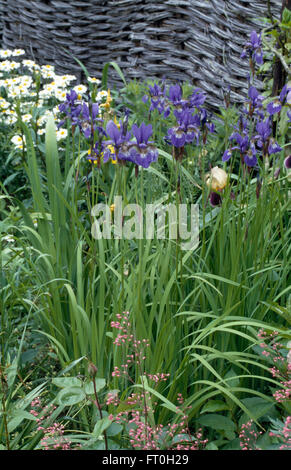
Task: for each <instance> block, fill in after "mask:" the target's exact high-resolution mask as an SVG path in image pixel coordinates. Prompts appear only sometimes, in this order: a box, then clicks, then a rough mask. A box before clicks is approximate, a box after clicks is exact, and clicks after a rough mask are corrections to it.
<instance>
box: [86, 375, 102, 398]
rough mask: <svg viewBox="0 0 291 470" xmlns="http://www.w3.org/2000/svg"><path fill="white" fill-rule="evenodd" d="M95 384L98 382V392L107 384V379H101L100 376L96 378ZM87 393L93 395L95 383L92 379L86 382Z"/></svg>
mask: <svg viewBox="0 0 291 470" xmlns="http://www.w3.org/2000/svg"><path fill="white" fill-rule="evenodd" d="M95 384H96V392H97V393H98V392H100V390H102V388H104V387H105V385H106V381H105V379H100V378H96V379H95ZM84 389H85V393H86V394H87V395H93V394H94V385H93V382H92V380H90V382H87V383H85V387H84Z"/></svg>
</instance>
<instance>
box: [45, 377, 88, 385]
mask: <svg viewBox="0 0 291 470" xmlns="http://www.w3.org/2000/svg"><path fill="white" fill-rule="evenodd" d="M52 383H53V384H55V385H56V386H57V387H60V388H68V387H81V386H82V382H81V380H80V379H77V377H57V378H55V379H52Z"/></svg>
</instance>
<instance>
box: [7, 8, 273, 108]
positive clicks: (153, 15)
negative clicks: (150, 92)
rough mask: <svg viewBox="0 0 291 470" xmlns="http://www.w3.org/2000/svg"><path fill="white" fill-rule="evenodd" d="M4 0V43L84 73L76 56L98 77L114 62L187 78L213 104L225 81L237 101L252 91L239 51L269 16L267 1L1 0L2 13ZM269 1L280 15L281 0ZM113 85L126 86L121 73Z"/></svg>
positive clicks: (130, 71) (146, 74)
mask: <svg viewBox="0 0 291 470" xmlns="http://www.w3.org/2000/svg"><path fill="white" fill-rule="evenodd" d="M1 5H2V9H3V12H2V22H3V41H2V46H3V47H5V48H15V47H21V48H24V49H25V50H26V51H27V54H28V55H29V56H30V57H31V58H34V59H35V60H36V61H38V62H39V63H41V64H45V63H49V64H54V65H55V66H56V69H57V71H59V72H62V73H74V74H76V75H77V76H78V78H81V71H80V67H79V65H78V64H77V63H76V62H75V61H74V59H72V57H71V56H70V54H72V55H74V56H75V57H77V58H78V59H79V60H81V61H82V62H83V63H84V64H85V65H86V67H87V68H88V70H89V72H90V74H91V75H94V76H96V77H99V78H100V76H101V71H102V68H103V65H104V64H105V63H106V62H109V61H115V62H117V63H118V64H119V66H120V67H121V69H122V71H123V73H124V75H125V76H126V78H127V79H131V78H141V79H144V78H154V77H157V78H161V77H166V78H167V79H169V80H186V81H189V82H190V83H193V84H194V85H196V86H199V87H201V88H202V89H204V90H205V91H207V92H208V94H209V103H210V104H211V105H212V106H214V107H217V106H218V105H220V104H221V102H222V93H221V90H222V86H224V85H225V86H226V85H230V86H231V89H232V99H234V100H235V101H241V100H242V98H243V96H244V95H245V92H246V76H247V73H248V64H247V63H243V62H242V61H241V59H240V53H241V50H242V46H243V44H244V43H245V41H246V38H247V36H248V35H249V33H250V31H251V30H252V29H259V21H258V18H259V17H262V16H266V15H267V2H266V1H265V0H257V1H249V0H241V1H240V2H233V0H225V1H223V0H208V1H205V0H204V1H202V0H156V1H151V0H135V1H133V0H108V1H105V0H83V1H81V0H79V1H74V0H0V12H1ZM270 6H271V10H272V14H273V15H274V16H275V17H279V13H280V8H281V0H270ZM0 14H1V13H0ZM0 24H1V20H0ZM0 34H1V26H0ZM68 52H69V53H70V54H68ZM111 83H112V84H118V83H119V77H118V76H117V75H116V74H115V75H114V73H113V75H112V76H111Z"/></svg>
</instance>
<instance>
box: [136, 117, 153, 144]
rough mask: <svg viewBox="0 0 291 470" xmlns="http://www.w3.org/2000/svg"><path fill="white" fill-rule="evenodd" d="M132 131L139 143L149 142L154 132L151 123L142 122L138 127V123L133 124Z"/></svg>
mask: <svg viewBox="0 0 291 470" xmlns="http://www.w3.org/2000/svg"><path fill="white" fill-rule="evenodd" d="M131 130H132V133H133V135H134V136H135V138H136V141H137V144H138V145H140V144H141V143H145V144H147V143H148V140H149V138H150V137H151V135H152V133H153V127H152V125H151V124H148V125H146V124H145V123H144V122H142V124H141V126H140V127H138V126H137V125H136V124H133V126H132V128H131Z"/></svg>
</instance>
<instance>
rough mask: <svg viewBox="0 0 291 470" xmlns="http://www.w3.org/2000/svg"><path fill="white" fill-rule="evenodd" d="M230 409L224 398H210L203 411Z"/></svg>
mask: <svg viewBox="0 0 291 470" xmlns="http://www.w3.org/2000/svg"><path fill="white" fill-rule="evenodd" d="M224 410H229V406H228V405H227V404H226V403H225V402H224V401H222V400H209V402H208V403H206V405H204V406H203V408H202V410H201V414H202V413H207V412H208V413H215V412H216V411H224Z"/></svg>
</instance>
